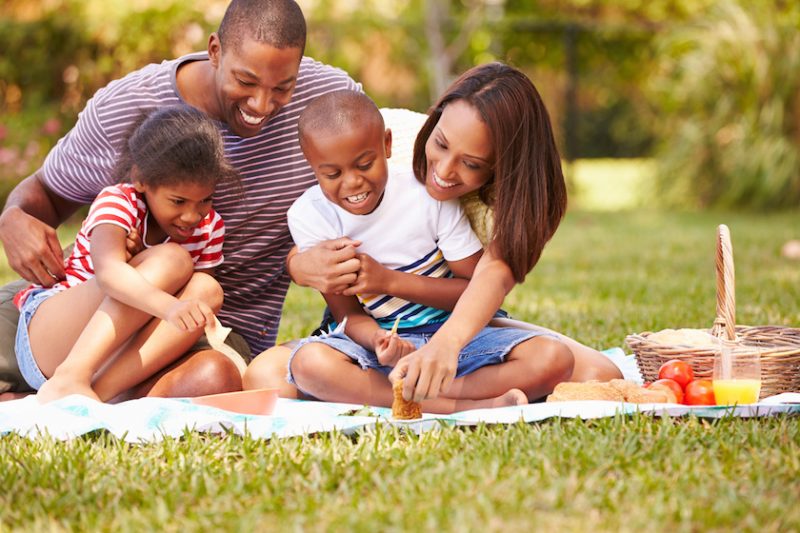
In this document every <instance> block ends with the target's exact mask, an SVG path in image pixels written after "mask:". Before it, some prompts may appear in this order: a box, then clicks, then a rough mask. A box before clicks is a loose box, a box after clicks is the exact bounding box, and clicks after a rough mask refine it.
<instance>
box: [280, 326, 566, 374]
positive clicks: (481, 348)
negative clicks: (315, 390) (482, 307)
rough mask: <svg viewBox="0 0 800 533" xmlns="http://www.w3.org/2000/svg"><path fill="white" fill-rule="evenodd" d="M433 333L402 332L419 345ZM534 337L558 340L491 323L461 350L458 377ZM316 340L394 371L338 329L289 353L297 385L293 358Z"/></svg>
mask: <svg viewBox="0 0 800 533" xmlns="http://www.w3.org/2000/svg"><path fill="white" fill-rule="evenodd" d="M432 336H433V334H428V333H400V334H399V337H400V338H401V339H405V340H407V341H410V342H411V343H413V344H414V346H416V347H417V349H419V348H421V347H422V346H423V345H425V344H426V343H427V342H428V341H429V340H430V339H431V337H432ZM534 337H551V338H553V339H556V340H558V337H557V336H556V335H553V334H552V333H550V332H548V331H544V330H542V331H536V330H527V329H517V328H495V327H490V326H487V327H485V328H483V329H482V330H481V331H480V332H478V334H477V335H475V337H474V338H473V339H472V340H471V341H470V342H469V344H467V345H466V346H465V347H464V348H462V349H461V352H460V353H459V354H458V369H457V370H456V377H457V378H458V377H461V376H465V375H467V374H470V373H472V372H475V371H476V370H478V369H479V368H482V367H484V366H487V365H496V364H498V363H502V362H503V361H504V360H505V358H506V355H508V353H509V352H510V351H511V350H513V349H514V347H515V346H517V345H518V344H520V343H522V342H525V341H526V340H528V339H532V338H534ZM312 342H319V343H322V344H326V345H328V346H330V347H331V348H333V349H335V350H337V351H339V352H342V353H343V354H345V355H346V356H348V357H349V358H350V359H352V360H353V362H355V363H358V364H359V365H360V366H361V368H362V369H363V370H367V369H370V368H372V369H375V370H377V371H379V372H381V373H382V374H385V375H388V374H389V372H391V371H392V367H390V366H384V365H382V364H380V363H379V362H378V356H377V355H375V352H373V351H371V350H367V349H366V348H364V347H363V346H361V345H360V344H358V343H357V342H355V341H354V340H352V339H351V338H350V337H348V336H347V335H345V334H344V332H343V331H339V330H338V329H337V330H336V331H334V332H333V333H330V334H323V335H320V336H317V337H308V338H305V339H303V340H301V341H300V342H299V343H298V344H297V346H295V348H294V350H292V355H291V356H290V357H289V369H288V370H289V372H288V375H287V377H286V379H287V381H288V382H289V383H291V384H293V385H297V383H295V380H294V376H292V360H293V359H294V356H295V354H296V353H297V350H299V349H300V348H301V347H303V346H305V345H306V344H309V343H312Z"/></svg>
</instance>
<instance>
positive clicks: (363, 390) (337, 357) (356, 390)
mask: <svg viewBox="0 0 800 533" xmlns="http://www.w3.org/2000/svg"><path fill="white" fill-rule="evenodd" d="M292 374H293V376H294V378H295V380H296V381H297V382H298V385H299V388H301V389H302V390H303V391H305V392H307V393H308V394H311V395H313V396H314V397H315V398H319V399H320V400H325V401H332V402H342V403H356V404H367V405H375V406H381V407H390V406H391V405H392V401H393V399H394V395H393V393H392V385H391V383H390V382H389V380H388V379H387V377H386V376H384V375H383V374H381V373H380V372H378V371H376V370H367V371H364V370H362V369H361V368H360V367H359V366H358V365H356V364H354V363H353V361H352V360H351V359H350V358H349V357H347V356H346V355H344V354H343V353H341V352H339V351H338V350H335V349H333V348H331V347H330V346H327V345H325V344H322V343H318V342H315V343H309V344H306V345H305V346H303V347H302V348H301V349H300V350H299V351H298V352H297V354H296V355H295V357H294V359H293V360H292ZM460 379H463V378H460ZM457 381H458V380H457ZM525 403H528V400H527V397H526V396H525V394H524V393H523V392H521V391H519V390H517V389H514V388H512V387H506V388H505V390H504V391H503V392H502V393H500V394H497V395H495V396H493V397H484V398H482V399H467V398H447V397H444V396H440V397H439V398H434V399H432V400H425V401H423V402H422V410H423V411H425V412H428V413H454V412H457V411H466V410H469V409H482V408H488V407H504V406H509V405H520V404H525Z"/></svg>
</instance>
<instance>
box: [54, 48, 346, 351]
mask: <svg viewBox="0 0 800 533" xmlns="http://www.w3.org/2000/svg"><path fill="white" fill-rule="evenodd" d="M207 60H208V54H206V53H205V52H201V53H197V54H190V55H187V56H184V57H181V58H178V59H175V60H170V61H164V62H162V63H160V64H151V65H148V66H146V67H144V68H142V69H140V70H137V71H135V72H132V73H130V74H128V75H127V76H125V77H124V78H121V79H119V80H115V81H113V82H111V83H110V84H108V85H107V86H106V87H105V88H103V89H100V90H99V91H97V93H95V95H94V96H93V97H92V99H91V100H89V102H87V104H86V108H85V109H84V110H83V111H82V112H81V113H80V115H79V116H78V122H77V124H76V125H75V127H74V128H73V129H72V130H71V131H70V132H69V133H67V135H65V136H64V137H63V138H62V139H61V140H59V142H58V144H57V145H56V146H55V147H54V148H53V150H51V151H50V153H49V154H48V156H47V159H46V160H45V162H44V167H43V170H44V179H45V182H46V184H47V185H48V187H50V188H51V189H52V190H53V191H55V192H56V193H57V194H59V195H61V196H63V197H64V198H66V199H68V200H72V201H75V202H81V203H90V202H91V201H92V200H93V199H94V197H95V196H96V195H97V194H98V193H99V192H100V190H102V189H103V187H105V186H107V185H111V184H112V177H111V170H112V168H113V167H114V163H115V161H116V159H117V154H118V153H119V149H120V147H121V144H122V142H123V140H124V138H125V135H126V133H127V131H128V130H129V129H130V127H131V125H132V123H133V122H134V121H135V120H136V119H137V118H138V117H139V116H140V115H141V114H142V113H143V112H150V111H152V110H153V109H155V108H158V107H163V106H169V105H174V104H177V103H182V102H183V100H182V99H181V97H180V95H179V94H178V89H177V84H176V78H175V75H176V72H177V70H178V67H179V66H180V65H181V64H184V63H187V62H189V61H207ZM340 89H356V90H361V86H360V84H357V83H355V82H354V81H353V80H352V79H351V78H350V77H349V76H348V75H347V73H345V72H344V71H342V70H340V69H336V68H333V67H330V66H328V65H325V64H323V63H320V62H317V61H314V60H313V59H311V58H307V57H304V58H303V59H302V61H301V63H300V72H299V74H298V78H297V84H296V87H295V90H294V94H293V95H292V99H291V101H290V102H289V103H288V104H287V105H286V106H284V107H283V108H282V109H281V111H280V112H279V113H278V114H277V115H276V116H275V117H273V118H272V119H270V120H269V121H268V122H267V123H266V124H265V126H264V128H263V130H262V131H261V133H259V134H258V135H256V136H254V137H250V138H242V137H239V136H237V135H236V134H235V133H233V132H232V131H231V130H230V129H229V128H228V126H227V124H225V123H223V122H217V126H218V127H219V129H220V132H221V133H222V137H223V139H224V142H225V153H226V155H227V157H228V159H229V160H230V162H231V163H232V164H233V165H234V167H235V168H236V169H237V170H238V171H239V174H240V176H241V186H240V185H238V184H236V183H230V182H227V183H221V184H219V185H218V186H217V190H216V192H215V193H214V209H215V210H216V211H217V212H218V213H219V214H220V215H221V216H222V218H223V219H224V220H225V229H226V233H225V245H224V248H223V252H224V254H225V262H224V263H223V264H222V265H220V266H219V267H217V269H216V278H217V280H218V281H219V283H220V284H221V285H222V288H223V290H224V292H225V303H224V305H223V308H222V311H221V312H220V314H219V316H220V320H221V321H222V323H223V324H225V325H226V326H230V327H233V328H234V329H235V330H236V331H237V332H239V333H240V334H242V336H244V337H245V339H247V341H248V343H249V344H250V347H251V349H252V350H253V352H254V353H258V352H260V351H262V350H264V349H266V348H268V347H270V346H272V345H273V344H275V338H276V336H277V332H278V325H279V323H280V315H281V309H282V307H283V300H284V298H285V297H286V290H287V289H288V288H289V275H288V273H287V272H286V269H285V259H286V255H287V254H288V252H289V250H290V249H291V247H292V239H291V236H290V234H289V228H288V224H287V222H286V211H287V210H288V209H289V207H290V206H291V205H292V202H294V200H296V199H297V198H298V197H299V196H300V195H301V194H302V193H303V192H304V191H305V190H306V189H308V188H309V187H310V186H311V185H313V184H314V183H315V179H314V174H313V172H312V171H311V168H310V167H309V166H308V163H306V160H305V158H304V157H303V153H302V152H301V150H300V144H299V141H298V136H297V120H298V117H299V115H300V112H301V111H302V110H303V109H305V107H306V105H308V103H309V102H310V101H311V100H313V99H314V98H316V97H317V96H320V95H322V94H325V93H327V92H331V91H335V90H340Z"/></svg>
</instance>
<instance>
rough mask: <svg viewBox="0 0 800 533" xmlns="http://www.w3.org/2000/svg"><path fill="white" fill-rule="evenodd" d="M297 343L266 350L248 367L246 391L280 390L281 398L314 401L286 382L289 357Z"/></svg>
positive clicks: (244, 381)
mask: <svg viewBox="0 0 800 533" xmlns="http://www.w3.org/2000/svg"><path fill="white" fill-rule="evenodd" d="M296 344H297V341H290V342H287V343H284V344H280V345H278V346H273V347H272V348H269V349H268V350H265V351H264V352H262V353H261V354H259V356H258V357H256V358H255V359H253V362H251V363H250V365H248V367H247V370H246V371H245V373H244V377H243V378H242V386H243V387H244V390H252V389H278V396H280V397H281V398H299V399H303V400H309V399H313V398H312V397H310V396H308V395H307V394H304V393H303V392H302V391H299V390H297V387H295V386H294V385H292V384H291V383H289V382H288V381H286V369H287V367H288V365H289V356H290V355H292V350H293V349H294V346H295V345H296Z"/></svg>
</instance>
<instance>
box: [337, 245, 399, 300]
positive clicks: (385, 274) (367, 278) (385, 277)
mask: <svg viewBox="0 0 800 533" xmlns="http://www.w3.org/2000/svg"><path fill="white" fill-rule="evenodd" d="M356 258H357V259H358V261H359V263H360V264H361V268H359V269H358V272H357V273H356V280H355V282H354V283H353V284H351V285H350V287H348V288H347V289H345V290H343V291H342V294H344V295H345V296H355V295H357V294H391V292H392V291H391V289H390V288H389V283H390V281H391V275H392V274H393V273H394V271H393V270H391V269H389V268H386V267H385V266H383V265H381V264H380V263H378V262H377V261H375V260H374V259H373V258H372V257H370V256H368V255H367V254H357V255H356Z"/></svg>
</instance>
